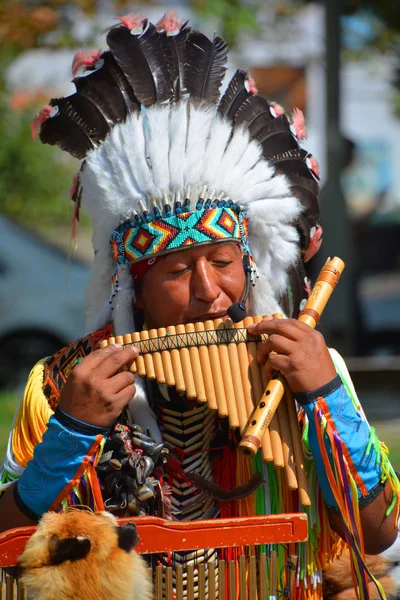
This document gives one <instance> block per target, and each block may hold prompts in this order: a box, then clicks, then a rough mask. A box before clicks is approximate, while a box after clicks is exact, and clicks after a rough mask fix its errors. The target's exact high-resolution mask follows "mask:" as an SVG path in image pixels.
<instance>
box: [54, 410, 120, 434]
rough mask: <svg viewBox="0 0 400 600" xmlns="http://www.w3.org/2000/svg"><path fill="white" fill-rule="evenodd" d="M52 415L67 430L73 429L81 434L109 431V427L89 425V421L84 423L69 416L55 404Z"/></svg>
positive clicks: (106, 432) (105, 432)
mask: <svg viewBox="0 0 400 600" xmlns="http://www.w3.org/2000/svg"><path fill="white" fill-rule="evenodd" d="M54 417H55V418H56V419H57V421H58V422H59V423H61V425H64V427H65V428H66V429H69V431H75V432H76V433H82V434H83V435H107V434H108V432H109V431H110V428H109V427H107V428H106V427H98V426H97V425H91V424H90V423H84V422H83V421H79V420H78V419H75V417H71V415H69V414H67V413H66V412H64V411H63V410H62V409H61V408H60V407H59V406H57V408H56V411H55V413H54Z"/></svg>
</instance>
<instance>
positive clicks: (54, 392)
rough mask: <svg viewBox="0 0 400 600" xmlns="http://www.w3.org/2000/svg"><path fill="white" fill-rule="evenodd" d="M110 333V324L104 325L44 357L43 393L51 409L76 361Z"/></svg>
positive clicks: (54, 406) (53, 407)
mask: <svg viewBox="0 0 400 600" xmlns="http://www.w3.org/2000/svg"><path fill="white" fill-rule="evenodd" d="M112 335H113V330H112V326H111V325H106V327H104V328H103V329H99V330H98V331H95V332H94V333H91V334H90V335H87V336H85V337H83V338H81V339H80V340H78V341H76V342H73V343H72V344H70V345H69V346H66V347H65V348H62V349H61V350H59V351H58V352H56V354H53V356H50V357H49V358H47V359H46V362H45V363H44V375H43V393H44V395H45V396H46V398H47V401H48V403H49V406H50V408H51V409H52V410H55V409H56V407H57V404H58V399H59V397H60V391H61V388H62V386H63V385H64V383H65V382H66V380H67V377H68V375H69V374H70V373H71V371H72V369H73V368H74V366H76V364H77V361H80V360H81V359H83V358H85V356H87V355H88V354H90V353H91V352H92V351H93V350H97V349H98V347H99V343H100V342H101V341H102V340H104V339H107V338H108V337H110V336H112Z"/></svg>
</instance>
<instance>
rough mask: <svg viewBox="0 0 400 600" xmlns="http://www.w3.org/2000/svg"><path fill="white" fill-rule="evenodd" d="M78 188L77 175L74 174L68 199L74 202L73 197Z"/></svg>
mask: <svg viewBox="0 0 400 600" xmlns="http://www.w3.org/2000/svg"><path fill="white" fill-rule="evenodd" d="M78 186H79V173H75V175H74V177H73V179H72V185H71V188H70V190H69V197H70V198H71V200H73V201H74V202H75V200H76V198H75V195H76V193H77V191H78Z"/></svg>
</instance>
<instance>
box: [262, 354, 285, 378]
mask: <svg viewBox="0 0 400 600" xmlns="http://www.w3.org/2000/svg"><path fill="white" fill-rule="evenodd" d="M264 369H265V372H266V374H267V378H268V379H272V376H273V374H274V372H275V371H279V372H280V373H282V375H285V374H286V373H288V372H289V370H290V358H289V357H288V356H286V355H284V354H270V356H269V358H268V360H267V362H266V363H265V365H264Z"/></svg>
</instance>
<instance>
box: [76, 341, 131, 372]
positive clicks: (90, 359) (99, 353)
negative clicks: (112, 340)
mask: <svg viewBox="0 0 400 600" xmlns="http://www.w3.org/2000/svg"><path fill="white" fill-rule="evenodd" d="M121 350H122V346H121V344H110V345H109V346H106V347H105V348H99V349H98V350H94V351H93V352H91V353H90V354H89V355H88V356H86V357H85V358H84V359H83V361H82V362H81V363H80V364H79V367H84V368H87V369H96V367H97V366H98V365H99V364H100V363H101V362H102V361H103V360H104V359H105V358H106V356H109V355H110V354H113V353H115V352H121Z"/></svg>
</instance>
